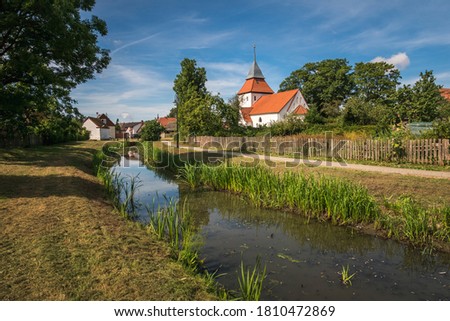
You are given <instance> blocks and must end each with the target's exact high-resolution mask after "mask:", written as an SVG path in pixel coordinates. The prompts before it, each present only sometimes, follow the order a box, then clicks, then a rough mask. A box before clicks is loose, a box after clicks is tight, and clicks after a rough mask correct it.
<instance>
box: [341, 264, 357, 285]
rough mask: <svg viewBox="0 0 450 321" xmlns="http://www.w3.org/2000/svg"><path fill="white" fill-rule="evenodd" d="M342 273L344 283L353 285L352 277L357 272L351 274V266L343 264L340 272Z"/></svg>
mask: <svg viewBox="0 0 450 321" xmlns="http://www.w3.org/2000/svg"><path fill="white" fill-rule="evenodd" d="M338 273H339V274H340V275H341V282H342V284H344V285H347V286H349V285H350V286H351V285H352V278H353V277H354V276H355V275H356V272H355V273H353V274H350V268H349V266H348V265H347V266H342V270H341V272H338Z"/></svg>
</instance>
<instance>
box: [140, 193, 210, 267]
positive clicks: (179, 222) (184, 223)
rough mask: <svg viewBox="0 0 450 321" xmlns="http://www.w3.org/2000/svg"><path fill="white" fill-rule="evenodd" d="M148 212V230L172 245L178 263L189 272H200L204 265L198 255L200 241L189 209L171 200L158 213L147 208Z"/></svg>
mask: <svg viewBox="0 0 450 321" xmlns="http://www.w3.org/2000/svg"><path fill="white" fill-rule="evenodd" d="M147 212H148V215H149V217H150V222H149V226H148V229H149V230H150V231H151V232H152V233H154V234H156V235H157V237H158V238H159V239H161V240H165V241H166V242H168V243H169V244H170V247H171V249H172V252H173V254H174V256H175V257H176V258H177V260H178V261H180V262H181V263H183V264H184V265H185V266H186V267H187V268H188V269H189V270H191V271H193V272H198V271H199V269H200V267H201V264H202V260H201V259H200V258H199V254H198V248H199V245H200V240H199V237H198V235H197V233H196V231H195V229H194V227H193V224H192V220H191V213H190V211H189V210H188V209H187V207H186V206H185V205H183V206H181V207H180V205H179V204H178V202H176V201H174V200H173V199H169V200H168V201H167V205H166V206H165V207H162V208H158V209H157V210H156V211H154V210H152V209H150V208H147Z"/></svg>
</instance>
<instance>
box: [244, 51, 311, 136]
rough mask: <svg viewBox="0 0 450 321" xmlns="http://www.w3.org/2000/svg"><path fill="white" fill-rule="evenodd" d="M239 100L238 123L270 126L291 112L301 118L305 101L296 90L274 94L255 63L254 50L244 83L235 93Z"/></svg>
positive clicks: (305, 108)
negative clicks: (239, 119) (239, 118)
mask: <svg viewBox="0 0 450 321" xmlns="http://www.w3.org/2000/svg"><path fill="white" fill-rule="evenodd" d="M237 95H238V98H239V103H240V107H241V109H240V112H241V121H240V123H241V125H244V126H252V127H261V126H270V125H271V124H272V123H274V122H277V121H281V120H283V119H285V118H286V116H288V115H290V114H294V115H297V116H298V117H299V118H302V119H303V118H304V117H305V115H306V113H307V112H308V104H307V103H306V101H305V98H304V97H303V95H302V93H301V92H300V90H299V89H294V90H289V91H285V92H279V93H274V91H273V90H272V88H270V86H269V85H268V84H267V82H266V80H265V77H264V75H263V73H262V71H261V69H260V68H259V66H258V64H257V62H256V51H255V52H254V55H253V64H252V65H251V67H250V70H249V72H248V75H247V78H246V80H245V83H244V85H243V86H242V88H241V89H240V90H239V92H238V93H237Z"/></svg>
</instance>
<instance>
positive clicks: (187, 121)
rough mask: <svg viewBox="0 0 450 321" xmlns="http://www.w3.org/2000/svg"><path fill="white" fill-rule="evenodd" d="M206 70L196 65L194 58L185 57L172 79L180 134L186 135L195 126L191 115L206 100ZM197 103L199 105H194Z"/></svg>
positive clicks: (207, 94)
mask: <svg viewBox="0 0 450 321" xmlns="http://www.w3.org/2000/svg"><path fill="white" fill-rule="evenodd" d="M206 80H207V79H206V70H205V68H203V67H197V62H196V61H195V60H194V59H188V58H185V59H183V61H181V71H180V73H179V74H178V75H177V76H176V78H175V80H174V85H173V90H174V92H175V104H176V108H177V117H178V119H177V121H178V126H179V130H180V135H181V136H182V137H186V136H187V135H189V133H190V132H192V131H193V130H194V131H195V130H198V128H197V126H192V124H193V123H192V121H193V118H194V117H193V115H194V114H198V111H199V110H202V109H203V108H202V107H204V106H205V104H206V101H207V100H208V98H209V97H208V96H209V93H208V91H207V90H206ZM195 103H199V104H200V105H201V106H200V107H199V106H196V105H195Z"/></svg>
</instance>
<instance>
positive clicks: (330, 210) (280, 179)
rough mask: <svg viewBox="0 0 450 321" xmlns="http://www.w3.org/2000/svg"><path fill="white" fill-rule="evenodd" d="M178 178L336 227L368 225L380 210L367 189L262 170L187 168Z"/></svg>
mask: <svg viewBox="0 0 450 321" xmlns="http://www.w3.org/2000/svg"><path fill="white" fill-rule="evenodd" d="M180 175H181V177H182V178H183V179H184V180H186V181H187V182H188V183H189V184H190V185H191V186H193V187H194V186H199V185H206V186H209V187H211V188H213V189H215V190H228V191H231V192H234V193H238V194H243V195H246V196H247V197H248V198H249V199H250V201H251V202H252V203H253V204H254V205H255V206H258V207H268V208H275V209H286V208H287V209H291V210H294V211H299V212H302V213H304V214H305V215H307V216H309V217H311V216H312V217H317V218H319V219H328V220H331V221H332V222H333V223H335V224H341V223H357V222H370V221H373V220H374V219H375V218H376V217H377V216H378V215H379V208H378V207H377V205H376V203H375V200H374V198H373V197H372V196H370V195H369V193H368V191H367V189H365V188H363V187H362V186H359V185H355V184H352V183H350V182H347V181H345V180H341V179H335V178H327V177H324V176H321V177H319V178H316V177H313V176H306V175H304V174H301V173H294V172H285V173H283V174H276V173H274V172H272V171H271V170H270V169H269V168H266V167H263V166H254V167H242V166H238V165H235V164H228V165H227V164H222V165H220V166H208V165H205V164H195V165H190V164H187V165H185V167H184V168H183V169H182V170H181V171H180Z"/></svg>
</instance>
